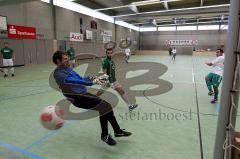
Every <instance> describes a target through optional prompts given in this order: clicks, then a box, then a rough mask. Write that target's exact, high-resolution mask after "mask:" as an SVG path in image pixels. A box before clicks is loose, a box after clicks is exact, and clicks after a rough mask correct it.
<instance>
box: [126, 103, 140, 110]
mask: <svg viewBox="0 0 240 159" xmlns="http://www.w3.org/2000/svg"><path fill="white" fill-rule="evenodd" d="M137 107H138V105H137V104H131V105H129V106H128V109H129V111H132V110H133V109H135V108H137Z"/></svg>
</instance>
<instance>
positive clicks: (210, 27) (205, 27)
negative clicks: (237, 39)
mask: <svg viewBox="0 0 240 159" xmlns="http://www.w3.org/2000/svg"><path fill="white" fill-rule="evenodd" d="M198 30H219V25H199V26H198Z"/></svg>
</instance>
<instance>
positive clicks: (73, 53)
mask: <svg viewBox="0 0 240 159" xmlns="http://www.w3.org/2000/svg"><path fill="white" fill-rule="evenodd" d="M67 54H68V58H69V59H70V60H74V58H75V50H74V49H73V48H70V49H68V51H67Z"/></svg>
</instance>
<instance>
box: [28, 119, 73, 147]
mask: <svg viewBox="0 0 240 159" xmlns="http://www.w3.org/2000/svg"><path fill="white" fill-rule="evenodd" d="M69 126H70V124H69V122H68V123H65V124H64V126H63V127H62V128H61V129H60V130H62V129H64V128H67V127H69ZM60 130H54V131H51V132H49V133H47V134H46V135H45V136H43V137H42V138H40V139H38V140H37V141H35V142H33V143H31V144H29V145H28V146H27V147H26V148H25V149H24V150H29V149H31V148H32V147H34V146H37V145H40V144H41V143H43V142H44V141H46V140H48V139H49V138H50V137H52V136H54V135H56V134H57V133H58V132H60Z"/></svg>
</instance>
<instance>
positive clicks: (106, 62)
mask: <svg viewBox="0 0 240 159" xmlns="http://www.w3.org/2000/svg"><path fill="white" fill-rule="evenodd" d="M102 68H103V69H106V70H107V75H108V76H109V81H110V83H113V82H115V81H116V77H115V68H116V67H115V63H114V61H113V60H112V59H111V58H107V57H106V58H105V59H103V62H102Z"/></svg>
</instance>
